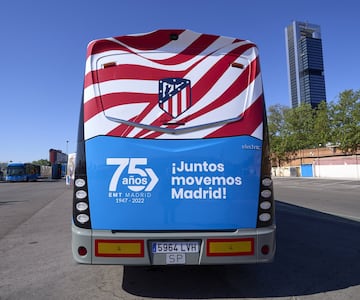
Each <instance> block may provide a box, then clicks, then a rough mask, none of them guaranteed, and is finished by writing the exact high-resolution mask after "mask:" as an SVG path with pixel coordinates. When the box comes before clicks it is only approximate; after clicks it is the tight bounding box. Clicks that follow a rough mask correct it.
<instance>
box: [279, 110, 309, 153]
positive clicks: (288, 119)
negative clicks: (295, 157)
mask: <svg viewBox="0 0 360 300" xmlns="http://www.w3.org/2000/svg"><path fill="white" fill-rule="evenodd" d="M284 118H285V130H284V135H285V136H284V138H285V140H286V150H287V151H288V152H295V151H297V150H300V149H305V148H312V147H313V146H314V142H315V140H314V134H313V132H314V111H313V109H312V108H311V105H310V104H301V105H300V106H298V107H296V108H293V109H289V110H287V111H286V112H285V114H284Z"/></svg>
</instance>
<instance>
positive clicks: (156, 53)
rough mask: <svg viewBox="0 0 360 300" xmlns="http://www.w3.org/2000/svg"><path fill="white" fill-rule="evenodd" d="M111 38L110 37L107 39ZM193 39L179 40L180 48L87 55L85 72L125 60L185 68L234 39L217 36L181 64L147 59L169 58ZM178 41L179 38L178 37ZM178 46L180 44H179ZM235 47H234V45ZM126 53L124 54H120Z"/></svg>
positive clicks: (132, 62) (150, 65) (173, 68)
mask: <svg viewBox="0 0 360 300" xmlns="http://www.w3.org/2000/svg"><path fill="white" fill-rule="evenodd" d="M109 40H112V39H109ZM194 40H195V38H194V39H192V40H189V42H188V43H187V44H184V45H183V44H182V43H183V41H181V46H182V47H181V48H180V50H179V48H175V47H173V44H172V45H171V47H169V45H167V46H165V47H163V48H160V49H158V50H149V51H146V50H138V49H133V51H134V52H135V53H137V54H134V53H129V52H127V51H123V50H110V51H104V52H101V53H97V54H93V55H91V56H89V57H88V58H87V60H86V65H85V74H87V73H89V72H90V71H95V70H98V69H102V66H103V64H104V63H106V62H116V63H117V64H122V63H124V61H125V60H126V63H129V62H130V63H131V64H134V65H140V66H147V67H149V68H156V69H160V70H171V71H177V70H185V69H187V68H188V67H190V66H191V65H193V64H194V63H196V62H197V61H199V60H200V59H202V58H203V57H204V56H206V55H209V54H210V53H212V52H214V51H219V49H226V47H227V46H229V44H231V43H232V42H233V41H234V39H229V38H224V37H219V38H218V39H217V40H215V41H214V42H213V43H212V44H211V45H210V46H209V47H207V48H206V49H205V50H204V51H202V52H201V53H200V54H198V55H196V56H194V57H193V58H192V59H190V60H189V61H186V62H184V63H181V64H177V65H163V64H161V62H160V63H156V62H152V61H150V60H149V59H153V60H162V59H169V58H172V57H174V56H176V55H177V54H178V53H179V52H181V51H182V50H183V49H185V48H187V47H188V46H189V45H190V44H191V43H192V42H193V41H194ZM115 42H116V43H120V42H118V41H115ZM179 43H180V39H179ZM247 43H248V42H247V41H245V42H239V43H235V44H231V45H237V47H238V46H239V45H242V44H247ZM179 47H180V46H179ZM235 48H236V47H235ZM220 51H223V50H220ZM122 55H126V56H122Z"/></svg>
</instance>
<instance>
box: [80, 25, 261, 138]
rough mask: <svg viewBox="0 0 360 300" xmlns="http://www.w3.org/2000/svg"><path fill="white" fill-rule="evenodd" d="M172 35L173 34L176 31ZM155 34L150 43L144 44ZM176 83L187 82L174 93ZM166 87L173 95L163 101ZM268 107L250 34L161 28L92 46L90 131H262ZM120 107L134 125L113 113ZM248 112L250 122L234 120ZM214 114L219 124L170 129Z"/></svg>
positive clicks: (87, 92)
mask: <svg viewBox="0 0 360 300" xmlns="http://www.w3.org/2000/svg"><path fill="white" fill-rule="evenodd" d="M171 35H172V36H173V37H175V38H174V39H170V38H169V36H171ZM149 41H151V44H152V45H153V47H152V48H151V49H149V48H148V47H147V46H145V45H148V43H149ZM164 78H168V79H169V80H180V79H183V81H179V82H176V83H174V85H173V86H171V82H170V81H165V82H164V81H160V83H159V79H164ZM184 80H185V81H186V82H185V81H184ZM176 85H183V86H182V89H181V90H180V91H179V92H177V93H173V94H171V93H170V92H171V91H173V89H174V87H175V86H176ZM161 87H162V88H163V89H161ZM166 88H167V89H168V90H169V91H166ZM190 89H191V93H190ZM166 93H167V95H168V96H169V97H168V98H167V99H166V101H163V99H164V97H165V96H166ZM159 98H160V99H159ZM262 109H263V94H262V81H261V74H260V68H259V61H258V53H257V49H256V47H255V45H254V44H253V43H251V42H249V41H246V40H239V39H234V38H227V37H221V36H215V35H208V34H200V33H195V32H192V31H189V30H159V31H154V32H151V33H146V34H138V35H128V36H122V37H118V38H108V39H102V40H97V41H94V42H92V43H90V45H89V47H88V54H87V61H86V74H85V87H84V121H85V128H86V129H85V133H86V136H85V139H89V138H91V137H93V136H97V135H108V136H121V137H134V138H151V139H153V138H158V139H169V138H173V139H176V138H181V139H183V138H199V137H201V138H210V137H221V136H234V135H241V134H248V135H251V136H254V137H257V138H260V139H261V138H262V126H263V124H262V117H259V116H261V114H259V110H262ZM254 112H256V113H254ZM119 114H121V115H122V116H123V118H122V121H124V120H126V121H129V122H132V124H137V126H135V127H131V128H130V127H129V126H128V124H124V123H123V122H121V120H119V122H118V123H116V122H114V119H111V118H112V117H114V116H118V115H119ZM244 115H248V116H251V117H253V118H254V120H253V122H251V123H247V124H246V125H247V126H245V127H238V126H233V124H232V122H229V120H236V119H237V118H240V117H242V116H244ZM109 118H110V119H109ZM208 120H212V123H213V124H214V126H204V127H206V128H203V130H201V132H200V133H199V131H197V132H196V135H194V133H192V132H191V130H189V132H188V133H187V134H185V135H184V134H182V135H181V136H179V135H176V134H175V135H174V134H172V132H171V133H169V132H167V131H166V128H171V129H172V130H174V131H176V129H181V130H183V131H184V130H186V129H187V128H192V127H196V126H203V125H204V124H208ZM161 129H165V130H161Z"/></svg>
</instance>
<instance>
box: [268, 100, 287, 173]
mask: <svg viewBox="0 0 360 300" xmlns="http://www.w3.org/2000/svg"><path fill="white" fill-rule="evenodd" d="M288 109H289V108H288V107H286V106H283V105H280V104H276V105H273V106H270V107H269V109H268V114H267V115H268V129H269V140H270V151H271V153H272V154H273V155H272V159H273V164H275V165H277V166H281V161H283V160H286V149H285V143H284V142H285V140H284V136H283V128H284V126H285V118H284V114H285V112H286V111H287V110H288Z"/></svg>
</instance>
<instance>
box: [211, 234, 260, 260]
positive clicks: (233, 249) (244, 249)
mask: <svg viewBox="0 0 360 300" xmlns="http://www.w3.org/2000/svg"><path fill="white" fill-rule="evenodd" d="M254 252H255V251H254V239H253V238H245V239H208V240H207V242H206V253H207V255H208V256H237V255H254Z"/></svg>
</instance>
